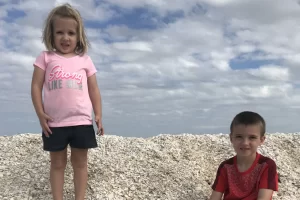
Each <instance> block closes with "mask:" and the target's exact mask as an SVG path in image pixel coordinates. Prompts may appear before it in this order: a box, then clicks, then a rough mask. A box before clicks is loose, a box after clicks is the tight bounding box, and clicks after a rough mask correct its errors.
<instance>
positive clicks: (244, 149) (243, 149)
mask: <svg viewBox="0 0 300 200" xmlns="http://www.w3.org/2000/svg"><path fill="white" fill-rule="evenodd" d="M240 150H242V151H247V150H250V148H242V147H241V148H240Z"/></svg>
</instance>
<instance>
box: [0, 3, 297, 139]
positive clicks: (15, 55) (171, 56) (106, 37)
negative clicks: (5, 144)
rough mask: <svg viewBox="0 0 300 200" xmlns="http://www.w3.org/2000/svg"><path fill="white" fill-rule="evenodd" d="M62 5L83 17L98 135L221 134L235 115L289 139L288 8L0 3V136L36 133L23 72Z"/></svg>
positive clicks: (292, 91) (292, 98) (293, 10)
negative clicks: (258, 120)
mask: <svg viewBox="0 0 300 200" xmlns="http://www.w3.org/2000/svg"><path fill="white" fill-rule="evenodd" d="M65 2H68V3H71V4H72V5H74V6H75V7H76V8H77V9H78V10H79V11H80V12H81V14H82V16H83V18H84V22H85V25H86V30H87V35H88V37H89V40H90V42H91V45H92V48H91V49H90V50H89V55H90V56H91V58H92V59H93V61H94V63H95V65H96V67H97V69H98V74H97V78H98V83H99V87H100V89H101V94H102V98H103V123H104V126H105V130H106V133H107V134H111V135H120V136H134V137H149V136H154V135H158V134H164V133H168V134H179V133H193V134H201V133H213V134H214V133H220V132H222V133H228V130H229V124H230V122H231V120H232V118H233V117H234V115H236V114H237V113H238V112H241V111H243V110H252V111H256V112H259V113H260V114H261V115H262V116H263V117H264V118H265V119H266V121H267V131H268V132H298V131H299V129H300V125H299V124H298V121H297V119H298V118H299V117H300V114H299V113H300V112H299V108H300V95H299V84H300V83H299V81H298V76H299V75H300V70H299V63H300V59H299V58H300V57H299V47H300V36H299V34H298V32H299V30H300V25H299V23H298V19H299V17H300V12H299V11H300V7H299V4H298V3H297V1H296V0H286V1H285V4H284V6H282V4H280V3H279V2H277V1H272V0H244V1H239V0H189V1H180V0H161V1H146V0H127V1H123V0H109V1H108V0H102V1H94V0H86V1H85V2H84V3H82V2H81V1H79V0H73V1H71V0H69V1H62V0H56V1H48V0H43V1H42V0H40V1H37V0H24V1H10V0H0V26H1V29H0V54H1V58H0V65H1V66H2V67H1V68H0V110H1V114H2V115H1V116H0V127H1V131H0V135H14V134H18V133H40V127H39V122H38V119H37V117H36V114H35V112H34V109H33V106H32V102H31V97H30V83H31V76H32V71H33V67H32V63H33V62H34V60H35V58H36V56H37V55H38V54H39V53H40V51H43V50H44V49H45V47H44V44H43V43H42V42H41V35H42V26H43V23H44V20H45V18H46V16H47V14H48V12H49V11H50V9H51V8H53V7H54V6H56V5H59V4H61V3H65ZM259 10H268V12H258V11H259ZM291 30H293V31H291Z"/></svg>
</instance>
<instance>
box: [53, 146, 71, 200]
mask: <svg viewBox="0 0 300 200" xmlns="http://www.w3.org/2000/svg"><path fill="white" fill-rule="evenodd" d="M50 159H51V167H50V183H51V189H52V195H53V199H54V200H62V199H63V187H64V173H65V168H66V164H67V148H65V149H64V150H62V151H57V152H50Z"/></svg>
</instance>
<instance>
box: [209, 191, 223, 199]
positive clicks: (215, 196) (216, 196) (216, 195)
mask: <svg viewBox="0 0 300 200" xmlns="http://www.w3.org/2000/svg"><path fill="white" fill-rule="evenodd" d="M222 196H223V193H221V192H217V191H213V192H212V193H211V195H210V198H209V200H221V199H222Z"/></svg>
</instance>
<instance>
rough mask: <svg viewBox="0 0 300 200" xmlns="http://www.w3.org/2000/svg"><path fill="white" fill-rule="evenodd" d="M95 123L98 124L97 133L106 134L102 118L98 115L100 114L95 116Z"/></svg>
mask: <svg viewBox="0 0 300 200" xmlns="http://www.w3.org/2000/svg"><path fill="white" fill-rule="evenodd" d="M95 123H96V125H97V127H98V130H97V135H104V129H103V125H102V120H101V118H100V117H98V116H95Z"/></svg>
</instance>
